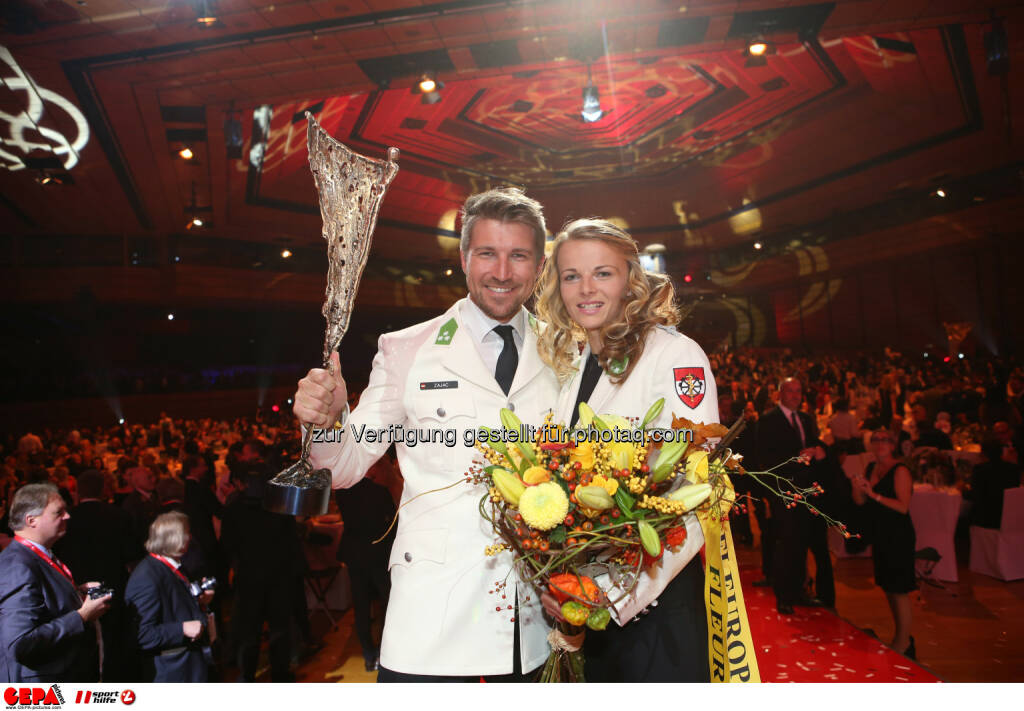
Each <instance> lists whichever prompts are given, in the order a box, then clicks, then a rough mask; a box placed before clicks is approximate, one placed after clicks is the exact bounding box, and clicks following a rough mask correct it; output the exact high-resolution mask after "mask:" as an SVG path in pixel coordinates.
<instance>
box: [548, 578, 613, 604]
mask: <svg viewBox="0 0 1024 711" xmlns="http://www.w3.org/2000/svg"><path fill="white" fill-rule="evenodd" d="M580 580H582V581H583V587H582V589H581V588H580ZM548 589H549V590H551V594H552V595H553V596H554V597H555V599H556V600H558V602H565V601H566V600H568V599H570V597H572V596H575V597H578V598H582V599H586V600H591V601H593V602H600V600H601V591H600V590H598V587H597V584H596V583H594V581H593V580H591V579H590V578H588V577H587V576H585V575H580V576H577V575H576V574H574V573H559V574H558V575H552V576H551V579H550V580H549V581H548Z"/></svg>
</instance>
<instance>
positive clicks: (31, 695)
mask: <svg viewBox="0 0 1024 711" xmlns="http://www.w3.org/2000/svg"><path fill="white" fill-rule="evenodd" d="M4 702H6V704H7V708H53V707H57V708H60V706H61V704H63V703H64V697H63V696H62V695H61V693H60V688H59V687H58V686H57V685H56V684H54V685H53V686H51V687H50V688H48V689H44V688H42V687H40V686H22V687H13V686H8V687H7V688H6V689H4Z"/></svg>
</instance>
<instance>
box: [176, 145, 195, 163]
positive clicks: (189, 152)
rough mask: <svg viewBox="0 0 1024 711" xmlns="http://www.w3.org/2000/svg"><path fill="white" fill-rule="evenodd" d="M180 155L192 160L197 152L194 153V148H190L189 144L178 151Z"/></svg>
mask: <svg viewBox="0 0 1024 711" xmlns="http://www.w3.org/2000/svg"><path fill="white" fill-rule="evenodd" d="M178 155H179V156H181V157H182V158H184V159H185V160H192V158H194V157H195V153H193V152H192V149H191V148H189V147H188V146H185V147H184V148H182V149H181V150H180V151H178Z"/></svg>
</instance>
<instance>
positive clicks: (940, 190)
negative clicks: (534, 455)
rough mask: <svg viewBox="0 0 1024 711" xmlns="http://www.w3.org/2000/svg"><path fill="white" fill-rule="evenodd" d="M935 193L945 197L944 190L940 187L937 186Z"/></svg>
mask: <svg viewBox="0 0 1024 711" xmlns="http://www.w3.org/2000/svg"><path fill="white" fill-rule="evenodd" d="M935 195H936V196H937V197H940V198H944V197H946V191H945V190H943V189H942V188H939V189H938V190H936V191H935Z"/></svg>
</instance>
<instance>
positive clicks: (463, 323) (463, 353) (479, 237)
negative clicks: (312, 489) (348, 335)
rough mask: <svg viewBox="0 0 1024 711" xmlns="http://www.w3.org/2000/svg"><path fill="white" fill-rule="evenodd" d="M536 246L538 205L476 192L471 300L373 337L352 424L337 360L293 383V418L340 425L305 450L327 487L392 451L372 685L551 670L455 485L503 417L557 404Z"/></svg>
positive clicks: (464, 238)
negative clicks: (394, 468) (480, 437)
mask: <svg viewBox="0 0 1024 711" xmlns="http://www.w3.org/2000/svg"><path fill="white" fill-rule="evenodd" d="M545 238H546V228H545V225H544V217H543V214H542V211H541V207H540V204H539V203H537V202H536V201H535V200H532V199H530V198H528V197H526V196H525V195H524V194H523V193H522V191H520V190H517V189H511V188H508V189H499V190H490V191H488V192H485V193H481V194H478V195H473V196H470V198H469V199H468V200H467V201H466V204H465V206H464V207H463V211H462V235H461V242H460V252H461V256H462V268H463V271H464V272H465V274H466V286H467V288H468V291H469V298H468V299H460V300H459V301H457V302H456V303H455V304H454V305H453V306H452V307H451V308H449V309H448V311H446V312H445V313H444V314H442V315H441V316H439V317H437V318H434V319H431V320H429V321H426V322H424V323H420V324H417V325H414V326H411V327H409V328H407V329H405V330H402V331H398V332H396V333H387V334H384V335H382V336H381V337H380V341H379V350H378V352H377V355H376V357H375V358H374V360H373V369H372V372H371V373H370V381H369V385H368V386H367V388H366V389H365V390H364V391H363V392H362V394H361V396H360V399H359V406H358V407H357V408H356V409H355V410H353V411H352V412H351V414H349V413H347V408H346V403H347V389H346V385H345V381H344V380H343V379H342V377H341V374H340V367H339V364H338V355H337V353H335V354H332V356H331V359H332V364H333V374H332V373H331V372H328V371H327V370H323V369H319V368H318V369H314V370H312V371H310V372H309V374H308V375H307V376H306V377H305V378H303V379H302V380H301V381H300V382H299V389H298V392H297V393H296V396H295V406H294V411H295V414H296V416H297V417H298V418H299V420H300V421H301V422H304V423H306V422H308V423H312V424H313V425H315V426H320V427H323V426H330V425H334V424H335V422H337V421H338V420H339V418H340V421H341V424H342V426H343V430H342V431H341V432H340V433H337V432H330V431H329V432H327V433H326V434H329V435H331V437H324V438H323V439H326V440H328V441H330V442H333V443H332V444H328V443H320V444H313V446H312V453H311V460H312V462H313V464H314V465H316V466H318V467H327V468H329V469H331V471H332V474H333V480H334V487H335V488H347V487H351V486H353V485H355V484H356V483H357V482H358V481H359V480H360V479H362V478H363V476H364V475H365V474H366V471H367V470H368V469H369V468H370V466H371V465H372V464H373V463H374V462H375V461H376V460H377V459H378V458H379V457H380V456H381V455H383V454H384V452H385V451H386V450H387V449H388V447H389V446H390V445H391V444H392V443H394V444H395V445H396V451H397V454H398V464H399V468H400V469H401V472H402V476H403V478H404V481H405V485H404V490H403V493H402V508H401V514H400V517H399V520H398V531H397V534H396V537H395V542H394V545H393V546H392V549H391V555H390V559H389V563H388V567H389V569H390V571H391V595H390V599H389V601H388V609H387V615H386V619H385V622H384V638H383V641H382V644H381V656H380V673H379V675H378V677H377V679H378V681H386V682H398V681H400V682H408V681H412V682H425V681H452V682H459V681H478V680H479V679H480V677H481V676H484V677H485V678H486V679H487V680H500V681H519V680H523V679H524V678H525V675H526V674H527V673H529V672H531V671H533V670H534V669H536V668H537V667H538V666H540V665H541V664H542V663H543V662H544V660H545V659H546V658H547V655H548V651H549V648H548V643H547V633H548V626H547V624H546V623H545V621H544V618H543V613H542V610H541V607H540V604H539V600H538V599H537V595H536V594H535V593H531V591H530V588H529V587H528V586H524V585H518V586H517V584H516V576H515V574H514V572H513V556H512V555H511V553H507V552H505V553H501V554H499V555H496V556H490V557H488V556H486V555H485V554H484V549H485V548H487V546H489V545H490V544H492V543H493V542H494V534H493V532H492V531H491V529H490V525H489V524H487V523H486V521H484V520H483V519H482V518H481V516H480V513H479V508H478V506H479V502H480V496H481V493H482V492H481V490H480V489H478V488H476V487H473V486H470V485H468V484H466V483H459V484H458V485H457V486H454V487H453V486H451V484H453V483H457V482H459V480H460V479H461V478H463V477H464V475H465V473H466V472H467V471H468V470H469V468H470V467H471V466H472V465H473V464H474V463H478V462H479V459H478V457H477V456H476V452H475V450H474V447H473V441H472V439H473V437H472V435H473V433H474V432H475V431H477V430H478V428H479V427H481V426H488V427H492V428H500V427H501V423H500V421H499V416H498V413H499V411H500V409H501V408H502V407H507V408H509V409H510V410H513V411H514V412H515V414H516V415H517V416H518V417H519V418H520V419H521V420H522V422H523V423H524V424H527V425H534V426H537V425H540V424H541V423H542V421H543V417H544V414H545V413H546V412H547V411H548V410H549V409H550V408H551V407H552V406H553V405H554V403H555V401H556V398H557V395H558V382H557V379H556V378H555V375H554V373H553V372H552V371H551V370H550V369H548V368H547V367H546V366H544V364H543V361H541V360H540V356H539V354H538V352H537V333H538V330H539V324H538V323H537V321H536V319H535V318H534V317H533V316H532V315H530V314H529V313H527V311H526V310H525V309H524V308H523V304H524V303H525V302H526V300H527V299H528V298H529V297H530V294H531V292H532V290H533V285H534V283H535V281H536V279H537V275H538V274H539V272H540V269H541V267H542V265H543V262H544V242H545ZM370 430H374V432H375V433H381V434H382V435H383V436H381V437H376V436H372V435H370V434H368V433H369V432H370ZM339 435H340V436H339ZM442 435H443V441H442ZM467 435H468V437H467ZM467 439H468V441H467ZM420 494H424V495H423V496H420ZM506 581H507V584H506Z"/></svg>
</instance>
